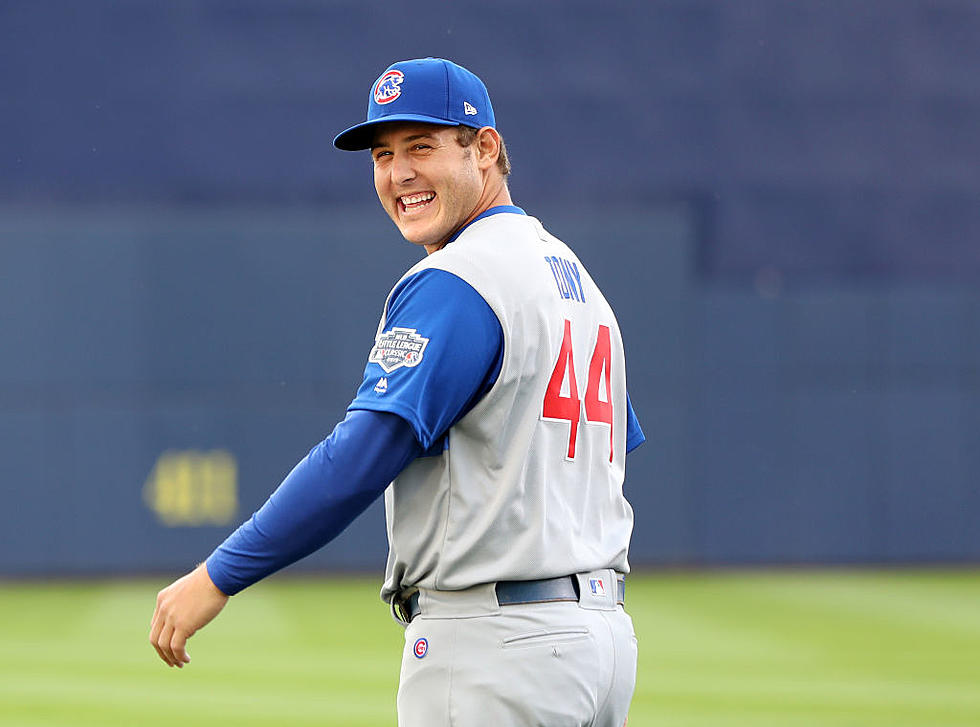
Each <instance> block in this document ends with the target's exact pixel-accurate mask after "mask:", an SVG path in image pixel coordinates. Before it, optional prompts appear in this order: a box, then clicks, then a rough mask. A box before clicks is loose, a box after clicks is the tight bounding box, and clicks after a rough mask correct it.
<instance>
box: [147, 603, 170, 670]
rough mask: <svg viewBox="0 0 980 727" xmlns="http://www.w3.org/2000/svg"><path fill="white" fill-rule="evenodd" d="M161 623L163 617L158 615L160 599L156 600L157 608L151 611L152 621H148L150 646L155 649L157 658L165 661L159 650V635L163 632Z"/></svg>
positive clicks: (161, 651) (161, 650) (165, 658)
mask: <svg viewBox="0 0 980 727" xmlns="http://www.w3.org/2000/svg"><path fill="white" fill-rule="evenodd" d="M163 621H164V619H163V616H162V615H161V613H160V599H159V598H158V599H157V607H156V608H155V609H154V610H153V619H152V620H151V621H150V644H152V646H153V648H154V649H156V651H157V656H159V657H160V658H161V659H163V660H164V661H167V657H166V656H165V655H164V653H163V649H161V648H160V634H161V632H162V631H163Z"/></svg>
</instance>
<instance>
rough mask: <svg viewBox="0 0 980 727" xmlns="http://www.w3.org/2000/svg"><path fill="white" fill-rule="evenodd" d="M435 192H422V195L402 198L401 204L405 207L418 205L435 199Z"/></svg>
mask: <svg viewBox="0 0 980 727" xmlns="http://www.w3.org/2000/svg"><path fill="white" fill-rule="evenodd" d="M435 196H436V195H435V192H423V193H422V194H409V195H406V196H404V197H402V204H404V205H405V206H406V207H408V206H409V205H413V204H420V203H421V202H428V201H429V200H430V199H433V198H434V197H435Z"/></svg>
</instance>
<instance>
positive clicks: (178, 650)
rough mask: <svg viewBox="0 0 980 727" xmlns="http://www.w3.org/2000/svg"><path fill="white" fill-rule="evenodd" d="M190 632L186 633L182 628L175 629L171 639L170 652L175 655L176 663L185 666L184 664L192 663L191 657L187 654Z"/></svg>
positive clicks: (181, 666)
mask: <svg viewBox="0 0 980 727" xmlns="http://www.w3.org/2000/svg"><path fill="white" fill-rule="evenodd" d="M187 638H188V634H185V633H184V632H183V631H181V630H180V629H174V635H173V636H172V637H171V639H170V653H171V654H173V657H174V665H175V666H178V667H180V668H181V669H183V668H184V664H188V663H190V660H191V658H190V657H189V656H188V655H187V651H186V649H185V647H186V646H187Z"/></svg>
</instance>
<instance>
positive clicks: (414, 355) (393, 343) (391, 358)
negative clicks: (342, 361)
mask: <svg viewBox="0 0 980 727" xmlns="http://www.w3.org/2000/svg"><path fill="white" fill-rule="evenodd" d="M428 343H429V339H428V338H423V337H422V336H420V335H419V334H418V333H416V331H415V329H414V328H397V327H396V328H392V329H391V330H390V331H387V332H385V333H382V334H381V335H379V336H378V338H377V340H376V341H375V342H374V348H373V349H371V355H370V356H369V357H368V361H369V362H370V363H376V364H378V366H380V367H381V368H383V369H384V370H385V372H387V373H389V374H390V373H391V372H392V371H394V370H395V369H397V368H401V367H402V366H404V367H406V368H413V367H415V366H418V365H419V364H420V363H422V354H424V353H425V347H426V346H427V345H428Z"/></svg>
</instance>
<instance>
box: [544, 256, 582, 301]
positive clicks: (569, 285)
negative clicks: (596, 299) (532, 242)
mask: <svg viewBox="0 0 980 727" xmlns="http://www.w3.org/2000/svg"><path fill="white" fill-rule="evenodd" d="M545 262H547V263H548V265H550V266H551V274H552V275H554V276H555V285H557V286H558V295H560V296H561V297H562V298H565V299H566V300H576V301H578V302H579V303H584V302H585V290H584V289H583V288H582V275H581V273H579V271H578V265H576V264H575V263H573V262H572V261H571V260H566V259H565V258H563V257H558V256H557V255H547V256H545Z"/></svg>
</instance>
